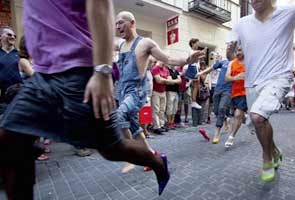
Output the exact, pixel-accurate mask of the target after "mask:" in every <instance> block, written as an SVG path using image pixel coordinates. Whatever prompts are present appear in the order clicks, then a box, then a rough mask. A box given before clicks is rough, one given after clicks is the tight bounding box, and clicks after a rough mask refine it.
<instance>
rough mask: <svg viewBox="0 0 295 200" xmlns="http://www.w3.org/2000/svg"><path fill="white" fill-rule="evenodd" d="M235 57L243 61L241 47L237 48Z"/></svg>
mask: <svg viewBox="0 0 295 200" xmlns="http://www.w3.org/2000/svg"><path fill="white" fill-rule="evenodd" d="M235 55H236V58H237V59H238V60H240V61H242V60H244V52H243V49H242V48H241V47H239V46H238V47H237V49H236V53H235Z"/></svg>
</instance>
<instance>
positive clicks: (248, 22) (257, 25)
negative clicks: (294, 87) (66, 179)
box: [231, 6, 295, 87]
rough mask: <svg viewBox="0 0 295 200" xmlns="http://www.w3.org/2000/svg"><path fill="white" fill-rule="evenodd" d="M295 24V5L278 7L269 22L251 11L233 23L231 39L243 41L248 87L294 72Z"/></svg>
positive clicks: (241, 42) (246, 85) (246, 84)
mask: <svg viewBox="0 0 295 200" xmlns="http://www.w3.org/2000/svg"><path fill="white" fill-rule="evenodd" d="M294 27H295V6H285V7H277V8H276V10H275V11H274V12H273V15H272V17H271V18H270V19H268V20H267V21H266V22H261V21H259V20H258V19H257V18H256V17H255V15H254V14H252V15H249V16H246V17H243V18H241V19H240V21H239V23H238V24H237V25H236V26H234V28H233V32H232V35H231V37H232V38H231V39H232V41H233V40H235V41H238V42H239V43H240V45H241V47H242V48H243V51H244V54H245V67H246V72H245V73H246V74H245V87H253V86H255V85H257V84H260V83H263V82H265V81H266V80H269V79H272V78H274V77H276V76H280V75H288V74H291V71H292V68H293V62H294V54H293V33H294Z"/></svg>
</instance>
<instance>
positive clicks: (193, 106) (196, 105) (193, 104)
mask: <svg viewBox="0 0 295 200" xmlns="http://www.w3.org/2000/svg"><path fill="white" fill-rule="evenodd" d="M192 108H196V109H202V106H200V104H198V103H197V102H192Z"/></svg>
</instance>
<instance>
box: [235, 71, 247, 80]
mask: <svg viewBox="0 0 295 200" xmlns="http://www.w3.org/2000/svg"><path fill="white" fill-rule="evenodd" d="M244 79H245V72H242V73H239V74H238V75H236V76H235V80H236V81H240V80H244Z"/></svg>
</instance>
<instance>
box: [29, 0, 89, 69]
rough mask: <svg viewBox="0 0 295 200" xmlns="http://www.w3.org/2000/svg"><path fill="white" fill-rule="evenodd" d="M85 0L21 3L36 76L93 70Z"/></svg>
mask: <svg viewBox="0 0 295 200" xmlns="http://www.w3.org/2000/svg"><path fill="white" fill-rule="evenodd" d="M85 2H86V1H85V0H58V1H57V0H46V1H45V0H34V1H33V0H24V28H25V37H26V45H27V48H28V50H29V53H30V55H31V56H32V58H33V60H34V69H35V71H37V72H41V73H45V74H52V73H58V72H63V71H66V70H68V69H71V68H74V67H91V66H92V39H91V35H90V32H89V29H88V24H87V19H86V11H85Z"/></svg>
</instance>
